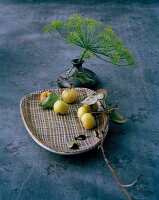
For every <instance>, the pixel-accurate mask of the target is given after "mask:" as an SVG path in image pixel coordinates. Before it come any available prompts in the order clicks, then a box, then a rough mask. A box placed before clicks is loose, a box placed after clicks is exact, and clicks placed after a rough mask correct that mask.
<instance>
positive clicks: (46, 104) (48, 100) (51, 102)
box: [39, 93, 60, 108]
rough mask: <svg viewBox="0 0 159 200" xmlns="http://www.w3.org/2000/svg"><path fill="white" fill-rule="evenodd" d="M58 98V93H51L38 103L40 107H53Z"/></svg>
mask: <svg viewBox="0 0 159 200" xmlns="http://www.w3.org/2000/svg"><path fill="white" fill-rule="evenodd" d="M59 99H60V96H59V94H57V93H52V94H50V95H49V96H48V97H46V99H44V101H42V103H40V104H39V106H41V107H42V108H53V105H54V103H55V102H56V101H57V100H59Z"/></svg>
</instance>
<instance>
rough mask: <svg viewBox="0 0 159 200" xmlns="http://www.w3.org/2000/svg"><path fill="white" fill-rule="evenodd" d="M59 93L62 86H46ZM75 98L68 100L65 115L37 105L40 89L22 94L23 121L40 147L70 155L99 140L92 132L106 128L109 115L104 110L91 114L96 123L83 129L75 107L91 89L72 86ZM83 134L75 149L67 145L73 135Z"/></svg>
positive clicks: (106, 129)
mask: <svg viewBox="0 0 159 200" xmlns="http://www.w3.org/2000/svg"><path fill="white" fill-rule="evenodd" d="M49 91H51V92H56V93H58V94H61V93H62V91H63V89H54V90H49ZM76 91H77V92H78V101H77V102H76V103H73V104H70V106H69V112H68V114H66V115H58V114H56V113H55V112H54V111H53V109H43V108H41V107H40V106H39V94H40V93H42V92H43V91H38V92H33V93H30V94H28V95H26V96H24V97H23V98H22V100H21V102H20V112H21V116H22V119H23V122H24V125H25V127H26V129H27V131H28V133H29V134H30V136H31V137H32V138H33V140H34V141H35V142H36V143H38V144H39V145H40V146H41V147H43V148H45V149H47V150H49V151H51V152H54V153H58V154H63V155H73V154H79V153H83V152H86V151H88V150H90V149H93V148H94V147H96V146H97V145H99V143H100V139H99V138H98V137H97V136H96V134H95V132H96V131H98V132H101V131H104V136H106V134H107V131H108V124H109V117H108V115H107V114H106V113H102V114H97V115H95V116H94V117H95V120H96V127H95V128H94V129H92V130H86V129H85V128H84V127H83V125H82V123H81V121H80V120H79V119H78V117H77V110H78V108H79V107H80V106H81V103H80V102H81V100H83V99H84V98H85V97H86V96H89V95H92V94H94V93H95V92H94V91H93V90H90V89H87V88H76ZM81 134H82V135H85V136H86V139H85V140H81V141H79V148H78V149H69V148H68V145H67V144H68V143H69V142H72V141H75V137H77V136H79V135H81Z"/></svg>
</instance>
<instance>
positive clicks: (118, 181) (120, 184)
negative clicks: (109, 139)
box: [99, 134, 136, 200]
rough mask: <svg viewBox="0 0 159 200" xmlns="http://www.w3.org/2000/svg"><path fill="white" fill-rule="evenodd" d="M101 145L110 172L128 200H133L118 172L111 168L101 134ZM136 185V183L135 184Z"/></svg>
mask: <svg viewBox="0 0 159 200" xmlns="http://www.w3.org/2000/svg"><path fill="white" fill-rule="evenodd" d="M101 135H102V136H101V143H100V146H99V148H100V149H101V151H102V155H103V158H104V161H105V163H106V164H107V166H108V168H109V170H110V171H111V173H112V175H113V177H114V178H115V180H116V182H117V184H118V186H119V188H120V189H121V190H122V192H123V193H124V194H125V196H126V197H127V198H128V200H133V197H131V196H130V195H129V193H128V192H127V190H126V189H125V187H124V185H123V184H122V183H121V181H120V179H119V178H118V176H117V175H116V172H115V170H114V168H113V167H112V166H111V164H110V163H109V160H108V159H107V157H106V155H105V151H104V147H103V143H104V136H103V134H101ZM135 183H136V182H135Z"/></svg>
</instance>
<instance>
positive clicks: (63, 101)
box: [39, 88, 98, 129]
mask: <svg viewBox="0 0 159 200" xmlns="http://www.w3.org/2000/svg"><path fill="white" fill-rule="evenodd" d="M51 94H53V93H52V92H50V91H44V92H42V93H41V94H40V95H39V100H40V102H44V100H45V99H46V98H47V97H49V95H51ZM77 99H78V93H77V91H76V90H75V88H69V89H65V90H64V91H63V92H62V94H61V98H60V99H58V100H56V101H55V102H54V103H53V106H52V107H53V109H54V112H55V113H57V114H61V115H64V114H66V113H68V111H69V104H71V103H74V102H76V101H77ZM97 110H98V104H97V102H96V103H94V104H92V105H87V104H84V105H83V106H81V107H80V108H79V109H78V112H77V115H78V118H79V119H80V120H81V122H82V124H83V126H84V128H85V129H93V128H94V127H95V125H96V121H95V119H94V117H93V115H92V114H91V113H92V112H95V111H97Z"/></svg>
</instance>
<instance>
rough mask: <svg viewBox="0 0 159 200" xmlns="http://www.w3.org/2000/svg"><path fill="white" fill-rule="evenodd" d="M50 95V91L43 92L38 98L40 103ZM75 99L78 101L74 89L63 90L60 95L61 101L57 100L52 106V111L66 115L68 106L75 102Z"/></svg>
mask: <svg viewBox="0 0 159 200" xmlns="http://www.w3.org/2000/svg"><path fill="white" fill-rule="evenodd" d="M51 94H52V93H51V92H50V91H45V92H43V93H41V94H40V97H39V99H40V102H43V101H44V100H45V99H46V97H48V96H49V95H51ZM77 99H78V94H77V92H76V90H75V89H74V88H70V89H65V90H64V91H63V92H62V94H61V99H58V100H57V101H56V102H54V104H53V109H54V111H55V113H57V114H61V115H64V114H66V113H68V110H69V105H68V104H70V103H73V102H75V101H77Z"/></svg>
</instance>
